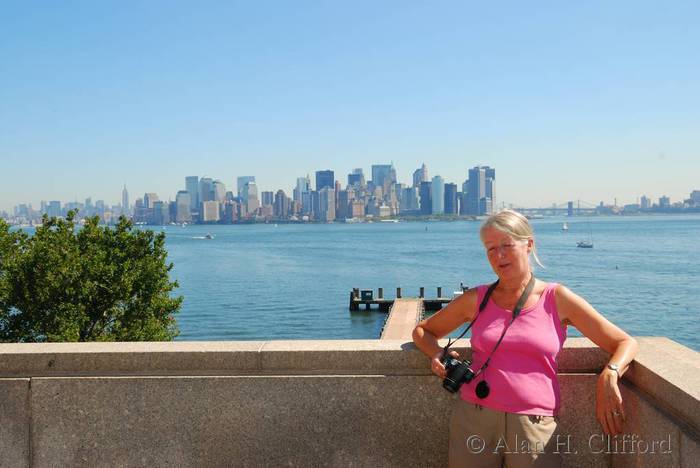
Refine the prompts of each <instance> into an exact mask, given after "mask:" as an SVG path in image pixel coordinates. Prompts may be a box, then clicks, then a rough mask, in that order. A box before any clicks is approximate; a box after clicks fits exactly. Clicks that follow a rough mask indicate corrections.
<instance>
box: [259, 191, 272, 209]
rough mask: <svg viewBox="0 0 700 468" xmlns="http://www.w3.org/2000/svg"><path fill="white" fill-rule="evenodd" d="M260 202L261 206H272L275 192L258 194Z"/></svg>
mask: <svg viewBox="0 0 700 468" xmlns="http://www.w3.org/2000/svg"><path fill="white" fill-rule="evenodd" d="M260 201H261V202H262V206H266V205H272V204H274V203H275V192H267V191H265V192H260Z"/></svg>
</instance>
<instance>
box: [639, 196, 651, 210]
mask: <svg viewBox="0 0 700 468" xmlns="http://www.w3.org/2000/svg"><path fill="white" fill-rule="evenodd" d="M639 206H641V208H642V209H643V210H647V209H649V208H651V199H650V198H648V197H647V196H646V195H642V198H641V199H640V201H639Z"/></svg>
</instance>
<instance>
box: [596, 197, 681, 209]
mask: <svg viewBox="0 0 700 468" xmlns="http://www.w3.org/2000/svg"><path fill="white" fill-rule="evenodd" d="M601 203H602V202H601ZM670 206H671V199H670V198H669V197H667V196H666V195H664V196H663V197H659V208H669V207H670Z"/></svg>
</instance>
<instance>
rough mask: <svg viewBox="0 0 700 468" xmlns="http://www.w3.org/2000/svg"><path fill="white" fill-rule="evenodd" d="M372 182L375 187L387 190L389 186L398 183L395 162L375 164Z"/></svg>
mask: <svg viewBox="0 0 700 468" xmlns="http://www.w3.org/2000/svg"><path fill="white" fill-rule="evenodd" d="M372 183H373V184H374V186H375V187H382V189H383V190H384V191H385V192H387V187H388V186H390V185H391V184H395V183H396V169H394V165H393V164H373V165H372Z"/></svg>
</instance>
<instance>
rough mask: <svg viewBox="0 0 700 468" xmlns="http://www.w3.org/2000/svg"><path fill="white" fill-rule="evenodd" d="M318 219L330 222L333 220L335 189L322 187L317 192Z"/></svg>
mask: <svg viewBox="0 0 700 468" xmlns="http://www.w3.org/2000/svg"><path fill="white" fill-rule="evenodd" d="M317 193H318V205H319V211H318V218H317V219H318V220H319V221H325V222H330V221H333V220H335V189H333V188H331V187H323V188H322V189H321V190H319V191H318V192H317Z"/></svg>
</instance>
